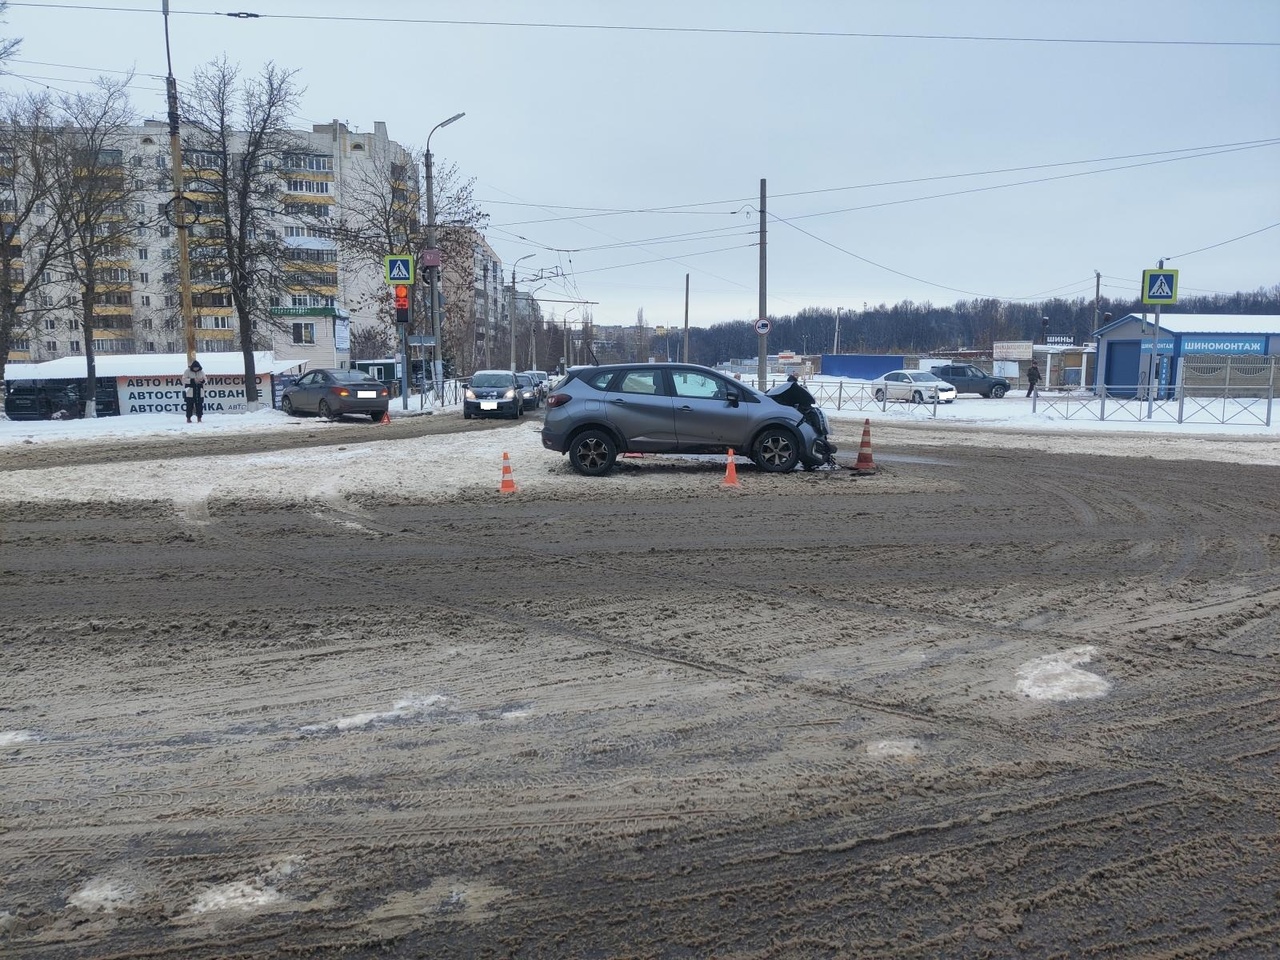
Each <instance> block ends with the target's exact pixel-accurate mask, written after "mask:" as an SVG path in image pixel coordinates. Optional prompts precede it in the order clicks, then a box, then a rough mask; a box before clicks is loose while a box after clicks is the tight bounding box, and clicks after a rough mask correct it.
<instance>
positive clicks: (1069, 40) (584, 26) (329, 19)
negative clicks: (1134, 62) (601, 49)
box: [9, 0, 1280, 47]
mask: <svg viewBox="0 0 1280 960" xmlns="http://www.w3.org/2000/svg"><path fill="white" fill-rule="evenodd" d="M9 5H10V6H11V7H41V8H44V9H55V10H92V11H99V12H108V13H154V12H155V11H154V10H153V9H144V8H141V7H120V6H108V5H105V4H81V3H47V2H41V3H30V2H18V0H10V3H9ZM170 12H171V13H173V14H175V15H186V16H203V17H231V18H233V19H239V20H304V21H305V20H309V21H316V22H322V23H387V24H413V25H421V26H433V27H507V28H514V29H536V30H581V31H586V30H602V31H613V32H619V33H675V34H700V35H705V36H743V37H796V38H809V39H827V40H928V41H941V42H955V43H1028V44H1055V43H1061V44H1069V45H1076V46H1087V45H1090V44H1102V45H1107V46H1135V47H1144V46H1145V47H1280V41H1271V40H1152V39H1127V38H1112V37H1034V36H997V35H994V34H993V35H984V34H941V33H868V32H862V31H851V30H765V29H754V28H749V27H672V26H652V25H644V24H624V23H567V22H560V23H557V22H553V21H536V20H454V19H442V18H426V17H373V16H367V15H366V16H338V15H335V14H318V13H311V14H302V13H257V12H253V11H244V10H240V11H232V12H222V11H213V10H171V11H170Z"/></svg>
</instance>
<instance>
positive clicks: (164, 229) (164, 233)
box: [160, 226, 169, 238]
mask: <svg viewBox="0 0 1280 960" xmlns="http://www.w3.org/2000/svg"><path fill="white" fill-rule="evenodd" d="M160 236H161V237H162V238H163V237H167V236H169V228H168V226H163V227H161V228H160Z"/></svg>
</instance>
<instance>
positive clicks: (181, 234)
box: [161, 0, 196, 364]
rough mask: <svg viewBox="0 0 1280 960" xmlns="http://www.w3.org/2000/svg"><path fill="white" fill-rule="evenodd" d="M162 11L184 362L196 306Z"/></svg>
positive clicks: (192, 349) (191, 349) (192, 354)
mask: <svg viewBox="0 0 1280 960" xmlns="http://www.w3.org/2000/svg"><path fill="white" fill-rule="evenodd" d="M161 12H162V13H163V14H164V58H165V62H166V63H167V64H168V67H169V75H168V77H166V79H165V90H166V92H167V94H168V100H169V162H170V168H171V173H172V175H173V199H172V200H171V201H170V202H169V204H168V206H169V207H170V208H171V210H170V211H168V213H169V219H170V221H171V222H172V223H173V225H174V226H175V227H176V228H177V230H178V285H179V292H180V293H181V300H182V328H183V330H184V331H185V333H186V341H187V342H186V349H187V363H188V364H189V363H191V361H192V360H194V359H195V358H196V324H195V310H194V309H193V307H192V304H191V259H190V256H189V252H188V248H187V218H188V209H187V204H188V201H187V198H186V197H185V196H184V195H183V193H182V137H181V126H180V121H179V119H178V81H177V80H175V79H173V57H172V55H171V54H170V52H169V0H162V5H161Z"/></svg>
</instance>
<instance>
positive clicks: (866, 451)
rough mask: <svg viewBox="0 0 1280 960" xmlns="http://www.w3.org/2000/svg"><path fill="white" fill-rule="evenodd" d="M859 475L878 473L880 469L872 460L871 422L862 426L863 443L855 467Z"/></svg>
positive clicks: (859, 446) (859, 447) (866, 421)
mask: <svg viewBox="0 0 1280 960" xmlns="http://www.w3.org/2000/svg"><path fill="white" fill-rule="evenodd" d="M853 469H854V471H855V472H857V473H876V472H877V471H878V470H879V469H880V468H879V467H877V466H876V462H875V461H874V460H872V459H871V421H870V420H865V421H864V422H863V424H862V443H861V444H859V445H858V462H857V463H855V464H854V465H853Z"/></svg>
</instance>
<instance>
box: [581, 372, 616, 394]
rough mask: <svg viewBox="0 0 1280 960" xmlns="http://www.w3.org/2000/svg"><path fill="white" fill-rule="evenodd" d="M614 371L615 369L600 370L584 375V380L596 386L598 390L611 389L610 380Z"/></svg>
mask: <svg viewBox="0 0 1280 960" xmlns="http://www.w3.org/2000/svg"><path fill="white" fill-rule="evenodd" d="M613 373H614V371H612V370H600V371H597V372H595V373H593V374H591V375H589V376H584V377H583V378H582V382H583V383H585V384H587V385H588V386H590V387H594V388H595V389H596V390H601V391H603V390H607V389H609V381H610V380H612V379H613Z"/></svg>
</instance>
